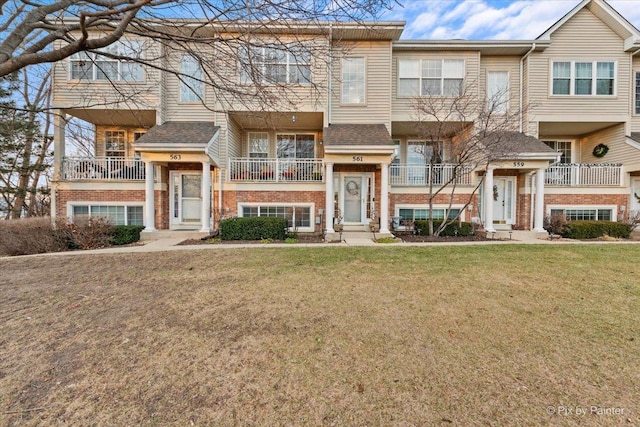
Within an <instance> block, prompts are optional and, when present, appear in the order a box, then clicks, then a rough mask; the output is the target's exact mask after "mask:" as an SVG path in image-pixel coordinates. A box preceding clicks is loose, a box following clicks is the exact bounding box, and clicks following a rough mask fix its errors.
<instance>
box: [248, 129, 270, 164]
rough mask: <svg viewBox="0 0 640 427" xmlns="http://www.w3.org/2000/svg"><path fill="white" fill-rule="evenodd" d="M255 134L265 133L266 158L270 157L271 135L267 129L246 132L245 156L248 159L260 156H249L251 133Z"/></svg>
mask: <svg viewBox="0 0 640 427" xmlns="http://www.w3.org/2000/svg"><path fill="white" fill-rule="evenodd" d="M256 134H265V135H267V153H266V154H267V158H268V157H271V135H269V132H268V131H250V132H247V158H249V159H260V158H262V157H251V153H252V151H251V135H256ZM259 154H263V153H259Z"/></svg>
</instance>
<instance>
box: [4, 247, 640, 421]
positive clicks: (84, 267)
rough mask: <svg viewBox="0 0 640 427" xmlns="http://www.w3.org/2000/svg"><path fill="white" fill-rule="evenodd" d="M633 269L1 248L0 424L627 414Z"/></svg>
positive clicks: (337, 250)
mask: <svg viewBox="0 0 640 427" xmlns="http://www.w3.org/2000/svg"><path fill="white" fill-rule="evenodd" d="M638 260H640V246H638V245H570V246H551V245H544V246H543V245H537V246H533V245H532V246H524V245H508V246H507V245H505V246H494V245H491V246H469V247H458V246H456V247H420V248H418V247H394V246H391V247H389V246H388V245H383V247H374V248H344V247H319V248H302V247H291V248H267V247H256V248H248V249H227V248H220V249H211V250H200V251H175V252H166V253H130V254H109V255H104V254H103V255H76V256H48V257H35V258H33V257H29V258H15V259H2V260H0V269H1V271H2V279H1V280H0V301H1V302H2V310H1V311H0V425H15V426H23V425H25V426H27V425H58V424H60V425H180V426H189V425H216V426H227V425H229V426H231V425H242V426H244V425H247V426H275V425H286V426H299V425H310V426H321V425H327V426H329V425H331V426H356V425H357V426H390V425H393V426H414V425H415V426H431V425H456V426H466V425H563V426H564V425H569V426H572V425H575V426H582V425H618V424H620V425H640V388H639V387H638V384H640V261H638ZM592 406H593V407H595V408H596V410H595V411H592V408H591V407H592ZM569 408H573V409H572V411H573V413H564V414H563V413H560V414H558V413H557V412H558V411H560V412H562V411H565V412H567V411H568V410H569ZM576 408H577V410H579V411H581V410H582V409H580V408H586V411H587V414H586V415H581V414H580V415H579V414H576ZM614 409H615V411H614ZM605 410H606V411H608V412H606V411H605ZM598 411H600V412H598ZM620 411H622V413H620ZM552 412H556V413H552ZM591 412H594V413H591Z"/></svg>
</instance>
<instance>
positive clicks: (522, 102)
mask: <svg viewBox="0 0 640 427" xmlns="http://www.w3.org/2000/svg"><path fill="white" fill-rule="evenodd" d="M535 49H536V43H535V42H534V43H533V46H531V49H530V50H529V51H528V52H527V53H525V55H524V56H523V57H522V59H521V60H520V133H522V130H523V129H524V76H523V75H522V74H523V73H524V60H525V59H527V58H528V57H529V55H530V54H531V52H533V51H534V50H535Z"/></svg>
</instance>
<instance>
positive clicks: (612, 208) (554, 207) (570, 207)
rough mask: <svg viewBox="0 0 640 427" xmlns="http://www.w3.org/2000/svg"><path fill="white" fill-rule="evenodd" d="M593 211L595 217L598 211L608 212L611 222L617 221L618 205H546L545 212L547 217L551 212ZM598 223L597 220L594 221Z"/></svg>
mask: <svg viewBox="0 0 640 427" xmlns="http://www.w3.org/2000/svg"><path fill="white" fill-rule="evenodd" d="M560 209H562V210H564V211H566V210H595V211H596V216H597V214H598V212H597V211H598V210H610V211H611V221H613V222H615V221H617V220H618V205H547V206H546V211H547V216H550V215H551V211H552V210H560ZM596 221H598V220H596Z"/></svg>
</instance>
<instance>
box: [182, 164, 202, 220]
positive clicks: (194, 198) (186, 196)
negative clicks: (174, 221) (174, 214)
mask: <svg viewBox="0 0 640 427" xmlns="http://www.w3.org/2000/svg"><path fill="white" fill-rule="evenodd" d="M201 184H202V176H201V174H183V175H181V188H180V192H181V202H182V216H181V220H182V222H197V223H199V222H200V214H201V212H202V209H201V207H202V192H201Z"/></svg>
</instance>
